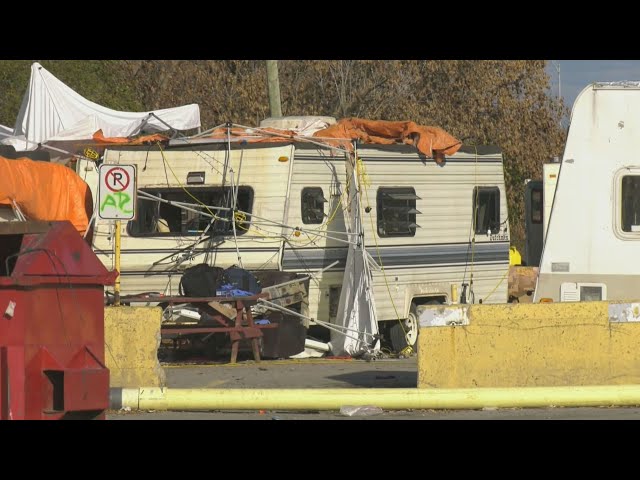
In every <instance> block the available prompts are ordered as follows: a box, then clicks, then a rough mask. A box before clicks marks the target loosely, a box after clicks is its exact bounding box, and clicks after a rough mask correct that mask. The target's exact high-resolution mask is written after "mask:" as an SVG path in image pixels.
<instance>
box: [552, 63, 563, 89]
mask: <svg viewBox="0 0 640 480" xmlns="http://www.w3.org/2000/svg"><path fill="white" fill-rule="evenodd" d="M551 63H553V66H554V67H556V71H557V72H558V98H562V78H561V77H560V62H558V61H556V60H551Z"/></svg>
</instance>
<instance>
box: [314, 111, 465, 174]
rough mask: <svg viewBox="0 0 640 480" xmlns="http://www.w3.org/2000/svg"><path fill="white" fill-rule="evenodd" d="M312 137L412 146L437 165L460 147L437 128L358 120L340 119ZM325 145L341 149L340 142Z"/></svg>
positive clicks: (410, 123)
mask: <svg viewBox="0 0 640 480" xmlns="http://www.w3.org/2000/svg"><path fill="white" fill-rule="evenodd" d="M313 136H314V137H325V138H336V139H352V140H355V139H358V140H361V141H362V142H364V143H378V144H383V145H389V144H393V143H396V142H402V143H406V144H408V145H413V146H415V147H416V148H417V149H418V151H419V152H420V153H422V154H423V155H426V156H427V157H434V158H435V160H436V162H438V163H441V162H442V161H443V160H444V155H453V154H454V153H456V152H457V151H458V150H459V149H460V146H461V142H460V140H458V139H457V138H455V137H453V136H452V135H450V134H448V133H447V132H445V131H444V130H443V129H441V128H439V127H427V126H424V125H418V124H417V123H415V122H390V121H386V120H364V119H362V118H343V119H342V120H340V121H339V122H338V123H336V124H335V125H331V126H330V127H328V128H325V129H324V130H319V131H317V132H315V133H314V134H313ZM326 141H327V142H329V143H333V144H336V145H340V146H344V140H342V141H340V140H335V141H334V140H326Z"/></svg>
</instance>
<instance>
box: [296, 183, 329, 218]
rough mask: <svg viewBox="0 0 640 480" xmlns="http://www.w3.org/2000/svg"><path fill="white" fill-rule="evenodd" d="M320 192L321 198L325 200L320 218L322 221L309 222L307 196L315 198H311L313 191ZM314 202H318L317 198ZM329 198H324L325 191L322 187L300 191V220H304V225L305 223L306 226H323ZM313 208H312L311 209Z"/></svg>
mask: <svg viewBox="0 0 640 480" xmlns="http://www.w3.org/2000/svg"><path fill="white" fill-rule="evenodd" d="M318 190H319V191H320V196H321V197H322V198H323V200H324V201H322V202H321V203H322V215H321V217H320V219H319V220H320V221H318V222H316V221H309V220H310V218H309V217H308V216H305V195H306V196H308V197H309V198H313V197H312V196H311V192H312V191H318ZM314 201H317V197H316V198H314ZM327 202H328V201H327V198H326V197H325V196H324V190H323V189H322V187H304V188H303V189H302V190H301V191H300V218H301V219H302V223H304V224H305V225H322V224H323V223H324V219H325V216H326V213H325V211H324V210H325V208H324V207H325V204H326V203H327ZM309 208H311V207H309Z"/></svg>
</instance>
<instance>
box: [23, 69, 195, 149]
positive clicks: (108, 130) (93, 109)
mask: <svg viewBox="0 0 640 480" xmlns="http://www.w3.org/2000/svg"><path fill="white" fill-rule="evenodd" d="M151 114H153V115H151ZM156 117H157V118H156ZM158 119H161V120H162V121H160V120H158ZM163 122H164V123H163ZM143 124H144V126H145V130H146V131H164V130H169V128H173V129H176V130H189V129H192V128H199V127H200V107H199V106H198V105H197V104H190V105H183V106H181V107H175V108H165V109H162V110H154V111H152V112H120V111H118V110H112V109H110V108H106V107H103V106H101V105H98V104H97V103H94V102H91V101H89V100H87V99H86V98H84V97H83V96H81V95H79V94H78V93H76V92H75V91H74V90H72V89H71V88H69V87H68V86H67V85H65V84H64V83H62V82H61V81H60V80H58V79H57V78H56V77H54V76H53V75H52V74H51V73H50V72H49V71H48V70H47V69H45V68H44V67H42V65H40V64H39V63H34V64H33V65H31V79H30V80H29V87H28V88H27V92H26V93H25V95H24V97H23V99H22V106H21V107H20V113H18V118H17V119H16V124H15V127H14V129H13V132H12V133H13V135H14V137H20V136H21V135H22V136H24V137H25V138H26V139H27V140H29V141H30V142H33V143H26V142H23V145H20V149H24V150H27V149H34V148H36V147H37V144H38V143H45V142H47V141H49V140H83V139H90V138H92V137H93V134H94V133H95V132H96V131H97V130H100V129H101V130H102V132H103V134H104V136H106V137H128V136H131V135H133V134H136V133H138V131H139V129H140V127H141V126H142V125H143ZM16 148H17V147H16Z"/></svg>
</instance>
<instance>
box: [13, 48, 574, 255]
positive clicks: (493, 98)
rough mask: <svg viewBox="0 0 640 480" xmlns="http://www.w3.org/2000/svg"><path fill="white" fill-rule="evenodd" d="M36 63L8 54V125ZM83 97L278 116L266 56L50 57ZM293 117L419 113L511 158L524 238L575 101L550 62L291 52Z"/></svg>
mask: <svg viewBox="0 0 640 480" xmlns="http://www.w3.org/2000/svg"><path fill="white" fill-rule="evenodd" d="M30 64H31V61H26V60H25V61H21V60H12V61H0V87H2V91H3V98H0V123H3V124H4V125H8V126H12V125H13V122H14V120H15V117H16V115H17V112H18V109H19V106H20V101H21V98H22V95H23V93H24V91H25V88H26V85H27V81H28V78H29V65H30ZM42 65H43V66H44V67H45V68H47V69H49V70H50V71H51V72H52V73H53V74H54V75H56V76H58V77H59V78H60V79H61V80H62V81H64V82H65V83H67V84H68V85H69V86H70V87H71V88H73V89H74V90H76V91H78V93H80V94H81V95H83V96H86V97H87V98H89V99H90V100H93V101H95V102H96V103H99V104H101V105H105V106H108V107H110V108H115V109H119V110H130V111H142V110H151V109H157V108H167V107H173V106H177V105H183V104H187V103H197V104H199V105H200V110H201V117H202V123H203V126H204V127H213V126H217V125H220V124H223V123H225V122H233V123H239V124H244V125H257V124H258V123H259V122H260V120H261V119H263V118H265V117H267V116H268V115H269V107H268V105H269V102H268V98H267V88H266V68H265V62H264V61H259V60H198V61H190V60H163V61H159V60H124V61H69V60H65V61H43V62H42ZM279 72H280V92H281V95H282V110H283V114H284V115H329V116H334V117H337V118H343V117H349V116H357V117H363V118H371V119H384V120H413V121H415V122H417V123H421V124H425V125H434V126H439V127H442V128H444V129H445V130H447V131H449V132H450V133H452V134H453V135H455V136H457V137H458V138H461V139H464V140H465V142H466V143H471V144H473V143H476V144H494V145H498V146H499V147H501V148H502V150H503V152H504V157H505V175H506V183H507V197H508V201H509V209H510V225H511V236H512V242H513V243H514V244H515V245H516V246H517V247H518V248H520V249H521V250H522V246H523V244H524V241H523V240H524V202H523V192H524V181H525V179H527V178H539V177H541V174H542V164H543V163H544V162H545V161H546V160H548V159H549V158H551V157H552V156H555V155H561V153H562V149H563V148H564V141H565V135H566V132H565V131H564V129H563V128H562V127H561V126H560V120H561V118H562V117H563V115H564V114H565V113H566V107H565V106H564V105H563V104H562V103H561V102H558V101H557V100H556V99H555V98H552V97H550V96H549V95H548V90H549V78H548V75H547V74H546V72H545V62H544V61H542V60H509V61H503V60H425V61H421V60H384V61H379V60H330V61H325V60H300V61H298V60H287V61H281V62H280V64H279Z"/></svg>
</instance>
